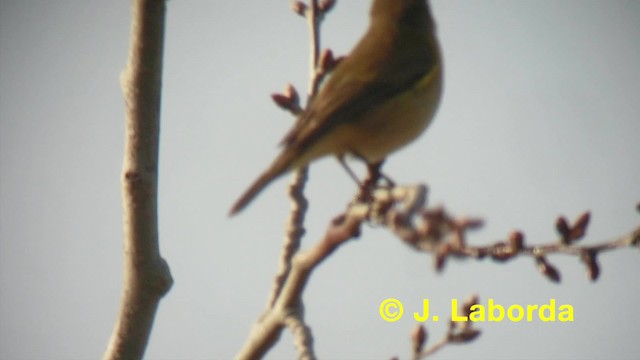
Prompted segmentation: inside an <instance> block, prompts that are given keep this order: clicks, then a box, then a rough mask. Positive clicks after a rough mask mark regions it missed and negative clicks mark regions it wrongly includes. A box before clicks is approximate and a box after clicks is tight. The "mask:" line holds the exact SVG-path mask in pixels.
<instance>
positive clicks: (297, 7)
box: [291, 1, 308, 16]
mask: <svg viewBox="0 0 640 360" xmlns="http://www.w3.org/2000/svg"><path fill="white" fill-rule="evenodd" d="M307 8H308V6H307V4H305V3H303V2H302V1H295V2H293V4H291V10H293V12H294V13H296V14H298V15H300V16H306V12H307Z"/></svg>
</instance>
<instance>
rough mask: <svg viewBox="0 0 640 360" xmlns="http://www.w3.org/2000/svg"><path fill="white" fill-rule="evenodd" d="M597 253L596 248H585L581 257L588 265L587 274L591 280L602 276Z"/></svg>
mask: <svg viewBox="0 0 640 360" xmlns="http://www.w3.org/2000/svg"><path fill="white" fill-rule="evenodd" d="M596 255H597V253H596V251H594V250H583V251H582V253H581V254H580V259H581V260H582V262H583V263H584V264H585V265H586V266H587V275H588V276H589V280H591V281H595V280H597V279H598V276H600V265H598V260H597V258H596Z"/></svg>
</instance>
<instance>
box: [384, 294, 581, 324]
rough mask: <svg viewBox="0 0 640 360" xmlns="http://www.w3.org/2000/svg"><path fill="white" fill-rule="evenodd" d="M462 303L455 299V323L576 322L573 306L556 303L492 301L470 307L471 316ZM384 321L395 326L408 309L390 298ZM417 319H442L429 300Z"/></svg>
mask: <svg viewBox="0 0 640 360" xmlns="http://www.w3.org/2000/svg"><path fill="white" fill-rule="evenodd" d="M459 304H460V302H458V300H457V299H451V313H450V314H448V315H449V316H447V319H450V320H451V321H454V322H458V321H460V322H463V321H472V322H501V321H511V322H521V321H527V322H531V321H542V322H573V306H571V305H568V304H562V305H558V304H556V299H549V302H548V303H546V304H540V305H535V304H528V305H519V304H512V305H502V304H499V303H497V302H495V301H494V299H489V300H488V302H487V305H482V304H475V305H472V306H471V307H470V309H469V310H470V311H469V313H468V315H466V312H464V313H463V311H462V310H461V309H460V305H459ZM379 310H380V317H381V318H382V319H383V320H385V321H388V322H395V321H398V320H400V319H401V318H402V316H403V314H404V306H403V305H402V302H401V301H400V300H398V299H393V298H388V299H385V300H383V301H382V302H380V308H379ZM413 318H414V319H415V320H416V321H418V322H426V321H432V322H437V321H438V320H439V319H438V318H439V317H438V315H435V314H431V312H430V309H429V299H423V300H422V309H417V311H415V312H413Z"/></svg>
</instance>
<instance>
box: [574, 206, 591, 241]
mask: <svg viewBox="0 0 640 360" xmlns="http://www.w3.org/2000/svg"><path fill="white" fill-rule="evenodd" d="M590 219H591V214H590V213H589V212H588V211H587V212H585V213H583V214H582V215H580V217H578V219H577V220H576V221H575V223H574V224H573V227H572V228H571V240H572V241H575V240H580V239H581V238H582V237H584V235H585V234H586V233H587V226H589V220H590Z"/></svg>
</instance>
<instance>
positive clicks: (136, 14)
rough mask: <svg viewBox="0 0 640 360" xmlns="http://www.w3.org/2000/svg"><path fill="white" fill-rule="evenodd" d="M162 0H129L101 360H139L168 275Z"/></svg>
mask: <svg viewBox="0 0 640 360" xmlns="http://www.w3.org/2000/svg"><path fill="white" fill-rule="evenodd" d="M165 11H166V8H165V1H164V0H133V16H132V26H131V43H130V48H129V58H128V61H127V66H126V68H125V70H124V72H123V74H122V78H121V82H122V89H123V92H124V98H125V101H126V105H127V114H126V129H125V137H126V139H125V149H124V161H123V170H122V176H123V177H122V202H123V211H124V219H123V220H124V255H125V259H124V291H123V295H122V302H121V305H120V313H119V316H118V319H117V321H116V324H115V327H114V330H113V333H112V335H111V340H110V343H109V346H108V348H107V351H106V353H105V355H104V358H105V359H141V358H142V357H143V355H144V351H145V348H146V345H147V342H148V339H149V334H150V332H151V327H152V325H153V320H154V317H155V314H156V310H157V308H158V303H159V301H160V298H161V297H162V296H163V295H164V294H166V293H167V292H168V291H169V288H170V287H171V284H172V279H171V274H170V272H169V267H168V266H167V264H166V262H165V261H164V259H162V257H161V256H160V251H159V247H158V216H157V202H158V200H157V198H158V197H157V192H158V147H159V135H160V98H161V87H162V50H163V40H164V21H165Z"/></svg>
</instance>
